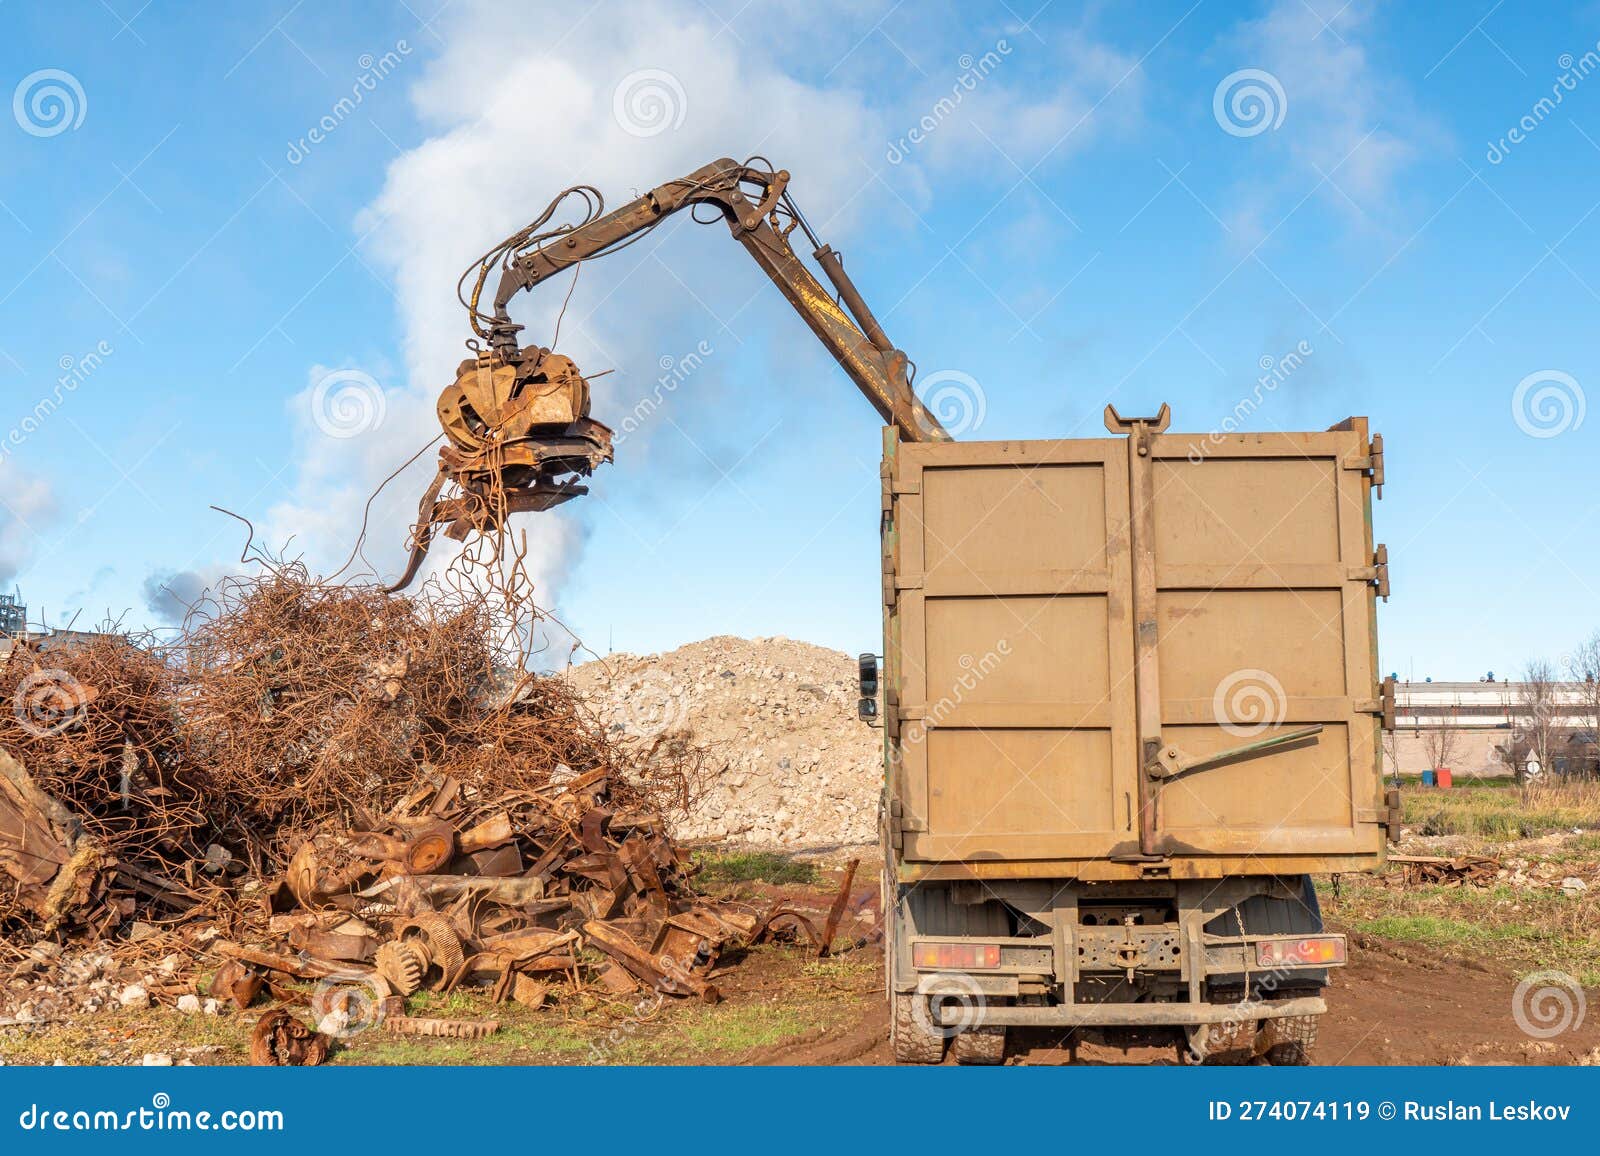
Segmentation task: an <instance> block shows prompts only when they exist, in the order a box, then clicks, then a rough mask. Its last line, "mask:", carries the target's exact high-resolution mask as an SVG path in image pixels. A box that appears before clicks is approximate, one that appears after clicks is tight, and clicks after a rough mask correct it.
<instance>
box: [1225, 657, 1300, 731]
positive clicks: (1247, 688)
mask: <svg viewBox="0 0 1600 1156" xmlns="http://www.w3.org/2000/svg"><path fill="white" fill-rule="evenodd" d="M1288 715H1289V696H1288V694H1287V693H1286V692H1285V691H1284V689H1283V683H1281V682H1279V681H1278V679H1277V677H1276V676H1275V675H1273V674H1272V672H1271V671H1267V670H1257V669H1255V668H1253V667H1251V668H1248V669H1245V670H1235V671H1233V672H1232V673H1230V674H1228V675H1227V676H1225V677H1224V678H1223V680H1222V681H1221V682H1219V683H1217V689H1216V690H1215V691H1214V692H1213V693H1212V695H1211V716H1212V717H1213V718H1214V719H1216V720H1217V724H1218V725H1219V726H1221V727H1222V729H1223V730H1225V731H1227V732H1228V733H1229V734H1230V735H1238V736H1239V737H1240V738H1251V737H1253V736H1255V735H1258V734H1260V733H1261V732H1262V731H1264V730H1268V729H1270V728H1271V727H1275V726H1277V725H1278V724H1279V723H1281V722H1283V721H1284V720H1285V719H1287V718H1288Z"/></svg>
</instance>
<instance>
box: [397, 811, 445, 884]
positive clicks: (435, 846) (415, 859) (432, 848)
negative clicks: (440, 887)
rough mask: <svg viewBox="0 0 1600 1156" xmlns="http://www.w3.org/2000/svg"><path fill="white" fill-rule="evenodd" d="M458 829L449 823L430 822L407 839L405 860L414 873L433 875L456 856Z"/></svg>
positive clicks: (407, 868)
mask: <svg viewBox="0 0 1600 1156" xmlns="http://www.w3.org/2000/svg"><path fill="white" fill-rule="evenodd" d="M455 853H456V830H455V828H454V827H452V826H451V825H450V824H449V823H446V822H443V821H440V822H435V823H430V824H428V825H427V826H426V827H423V828H422V829H421V830H419V831H417V832H415V833H413V834H412V836H411V837H410V839H408V840H407V841H406V849H405V854H404V861H405V865H406V870H408V871H410V872H411V873H412V874H413V875H432V874H433V873H434V872H435V871H437V870H439V869H440V868H442V867H443V866H444V865H445V864H446V863H448V862H450V860H451V859H453V858H454V857H455Z"/></svg>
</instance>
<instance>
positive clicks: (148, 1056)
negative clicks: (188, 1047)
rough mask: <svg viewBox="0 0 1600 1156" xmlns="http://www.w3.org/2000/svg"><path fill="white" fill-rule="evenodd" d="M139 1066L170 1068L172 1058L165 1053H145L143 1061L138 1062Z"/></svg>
mask: <svg viewBox="0 0 1600 1156" xmlns="http://www.w3.org/2000/svg"><path fill="white" fill-rule="evenodd" d="M139 1066H140V1067H144V1068H170V1067H172V1057H171V1056H169V1055H167V1054H166V1053H165V1052H146V1053H145V1054H144V1059H142V1060H140V1061H139Z"/></svg>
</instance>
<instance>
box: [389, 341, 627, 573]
mask: <svg viewBox="0 0 1600 1156" xmlns="http://www.w3.org/2000/svg"><path fill="white" fill-rule="evenodd" d="M438 412H439V424H440V425H441V426H442V427H443V428H444V432H445V437H446V438H447V439H448V441H447V444H446V445H444V446H443V447H442V448H441V449H440V450H439V472H438V473H437V474H435V475H434V479H433V481H432V483H431V484H430V485H429V486H428V489H427V490H426V491H425V492H424V493H423V496H422V502H421V504H420V506H419V507H418V510H417V523H416V525H415V526H414V527H413V528H412V534H411V556H410V558H409V559H408V561H407V563H406V569H405V572H404V573H403V574H402V575H401V576H400V578H399V580H398V581H396V582H395V583H394V584H393V585H392V586H388V587H386V589H387V590H389V591H391V592H392V591H397V590H403V589H405V588H406V587H407V586H409V585H410V584H411V583H412V581H414V580H415V578H416V576H417V573H418V572H419V571H420V570H421V568H422V563H423V560H424V559H425V558H426V557H427V553H428V548H429V546H430V545H432V542H433V535H434V527H436V526H443V527H444V534H445V537H447V538H451V539H453V540H455V541H458V542H459V541H462V540H464V539H465V538H466V537H467V535H469V534H473V533H479V534H482V533H492V532H494V531H497V530H500V529H502V528H503V527H504V526H505V522H506V519H507V518H508V517H510V516H511V515H512V514H518V513H524V512H528V511H537V510H548V509H551V508H552V507H555V506H559V505H560V504H561V503H562V502H566V501H570V500H572V499H573V498H576V497H579V496H581V495H583V494H586V493H588V487H586V486H583V485H581V484H579V481H578V479H579V478H582V477H587V476H588V475H589V474H591V473H593V472H594V469H595V467H596V466H599V465H602V464H603V463H605V462H609V461H610V460H611V430H610V429H608V428H607V427H606V426H604V425H602V424H601V423H600V422H597V421H595V420H594V419H592V418H591V417H589V387H588V384H587V383H586V382H585V381H584V379H583V376H582V375H581V374H580V373H579V372H578V367H577V366H576V365H574V364H573V363H572V361H571V359H570V358H567V357H563V356H562V355H561V354H558V353H551V352H550V351H549V350H548V349H544V348H541V347H539V346H529V347H527V348H525V349H520V350H518V351H517V352H516V354H515V355H514V356H513V357H512V358H510V359H509V360H503V359H502V358H501V357H500V356H498V355H497V354H493V353H488V352H485V353H480V354H479V355H478V357H477V358H475V359H469V360H467V361H463V362H462V363H461V366H460V369H459V370H458V371H457V376H456V380H455V382H454V383H453V384H452V385H450V386H449V387H448V388H447V389H446V390H445V391H444V393H443V394H441V395H440V397H439V405H438ZM446 485H449V486H450V487H451V489H452V492H451V493H450V494H449V495H448V496H445V497H441V496H440V495H441V494H442V493H443V492H444V489H445V486H446Z"/></svg>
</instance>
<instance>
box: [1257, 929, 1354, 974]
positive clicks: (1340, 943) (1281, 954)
mask: <svg viewBox="0 0 1600 1156" xmlns="http://www.w3.org/2000/svg"><path fill="white" fill-rule="evenodd" d="M1344 960H1345V948H1344V936H1342V935H1326V936H1320V937H1318V938H1316V939H1269V940H1264V941H1262V942H1261V943H1258V944H1256V963H1257V964H1259V965H1260V966H1261V967H1305V966H1313V967H1320V966H1325V965H1328V964H1334V963H1343V962H1344Z"/></svg>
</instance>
